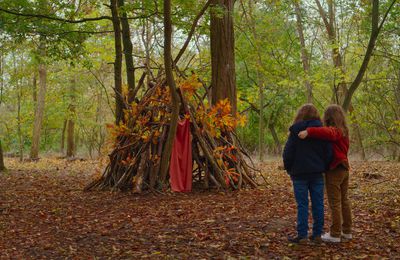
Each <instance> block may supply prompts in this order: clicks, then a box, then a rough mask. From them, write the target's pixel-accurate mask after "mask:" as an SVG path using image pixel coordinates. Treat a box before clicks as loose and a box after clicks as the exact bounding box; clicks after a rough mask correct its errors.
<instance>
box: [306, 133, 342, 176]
mask: <svg viewBox="0 0 400 260" xmlns="http://www.w3.org/2000/svg"><path fill="white" fill-rule="evenodd" d="M307 133H308V136H309V137H313V138H317V139H322V140H327V141H331V142H332V146H333V160H332V162H331V165H330V166H329V168H330V169H334V168H336V167H337V166H338V165H339V164H342V165H343V166H344V167H346V168H349V160H348V158H347V153H348V151H349V138H348V137H347V136H343V133H342V130H340V129H339V128H336V127H326V126H325V127H308V128H307Z"/></svg>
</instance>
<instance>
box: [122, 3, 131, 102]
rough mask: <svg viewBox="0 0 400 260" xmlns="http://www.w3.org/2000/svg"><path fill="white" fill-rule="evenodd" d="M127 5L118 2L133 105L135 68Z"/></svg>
mask: <svg viewBox="0 0 400 260" xmlns="http://www.w3.org/2000/svg"><path fill="white" fill-rule="evenodd" d="M124 5H125V3H124V0H118V7H119V8H122V11H121V26H122V42H123V44H124V55H125V64H126V79H127V82H128V90H129V94H128V101H129V103H131V102H132V101H133V100H134V98H135V97H134V92H135V67H134V66H133V57H132V50H133V47H132V41H131V32H130V28H129V21H128V17H127V14H126V11H124V10H123V7H124Z"/></svg>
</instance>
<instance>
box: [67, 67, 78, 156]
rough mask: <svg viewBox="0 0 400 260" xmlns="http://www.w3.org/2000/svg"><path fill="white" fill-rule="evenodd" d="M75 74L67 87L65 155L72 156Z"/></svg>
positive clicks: (73, 145) (73, 153)
mask: <svg viewBox="0 0 400 260" xmlns="http://www.w3.org/2000/svg"><path fill="white" fill-rule="evenodd" d="M75 85H76V79H75V75H72V79H71V84H70V89H69V92H70V93H69V99H70V100H69V106H68V122H67V157H68V158H72V157H74V156H75V117H76V113H75V112H76V111H75V91H76V90H75V89H76V87H75Z"/></svg>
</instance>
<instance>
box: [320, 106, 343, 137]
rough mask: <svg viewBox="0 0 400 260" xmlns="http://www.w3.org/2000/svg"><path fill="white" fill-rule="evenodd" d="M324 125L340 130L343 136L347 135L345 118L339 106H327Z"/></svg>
mask: <svg viewBox="0 0 400 260" xmlns="http://www.w3.org/2000/svg"><path fill="white" fill-rule="evenodd" d="M324 125H325V126H333V127H337V128H339V129H341V130H342V132H343V135H344V136H348V135H349V128H348V127H347V123H346V116H345V113H344V111H343V108H342V107H341V106H339V105H329V106H328V107H327V108H326V109H325V113H324Z"/></svg>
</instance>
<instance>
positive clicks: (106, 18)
mask: <svg viewBox="0 0 400 260" xmlns="http://www.w3.org/2000/svg"><path fill="white" fill-rule="evenodd" d="M0 12H4V13H8V14H12V15H16V16H23V17H31V18H41V19H47V20H53V21H59V22H64V23H73V24H75V23H85V22H93V21H100V20H110V21H111V20H112V19H111V17H110V16H106V15H103V16H99V17H92V18H83V19H80V20H69V19H64V18H60V17H54V16H48V15H44V14H24V13H19V12H17V11H12V10H7V9H4V8H1V7H0Z"/></svg>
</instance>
